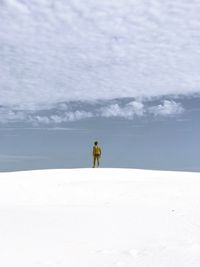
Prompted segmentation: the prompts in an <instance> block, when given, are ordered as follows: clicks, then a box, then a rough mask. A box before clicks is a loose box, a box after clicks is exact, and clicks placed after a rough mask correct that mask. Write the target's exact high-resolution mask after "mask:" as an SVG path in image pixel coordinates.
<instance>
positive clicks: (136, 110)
mask: <svg viewBox="0 0 200 267" xmlns="http://www.w3.org/2000/svg"><path fill="white" fill-rule="evenodd" d="M144 112H145V110H144V105H143V103H141V102H137V101H133V102H130V103H128V104H126V105H125V106H124V107H120V106H119V104H113V105H110V106H108V107H103V108H101V112H100V115H101V116H102V117H107V118H108V117H122V118H126V119H132V118H133V117H134V116H143V115H144Z"/></svg>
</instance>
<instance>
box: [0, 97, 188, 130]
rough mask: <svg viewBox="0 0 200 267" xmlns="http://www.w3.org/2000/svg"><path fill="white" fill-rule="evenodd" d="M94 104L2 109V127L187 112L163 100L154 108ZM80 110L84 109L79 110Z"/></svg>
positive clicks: (128, 103)
mask: <svg viewBox="0 0 200 267" xmlns="http://www.w3.org/2000/svg"><path fill="white" fill-rule="evenodd" d="M112 102H113V101H106V102H101V104H100V103H98V105H97V106H96V104H95V102H94V103H93V104H91V103H90V105H86V104H85V103H84V102H82V103H80V102H78V103H77V102H73V103H71V104H69V103H68V104H65V103H59V104H56V105H55V106H52V108H51V109H50V108H49V107H48V108H47V109H43V110H39V109H35V110H33V109H28V110H21V107H20V106H19V107H18V108H17V107H16V106H15V108H14V109H11V108H9V107H1V108H0V123H18V122H24V123H31V124H33V125H36V126H39V125H48V124H60V123H65V122H73V121H78V120H83V119H89V118H93V117H104V118H112V117H121V118H124V119H129V120H132V119H134V118H136V117H143V116H149V115H153V116H164V117H167V116H174V115H179V114H181V113H183V112H184V108H183V106H182V104H181V103H178V102H176V101H174V100H163V101H162V102H161V103H160V104H158V105H155V104H153V103H152V102H151V101H145V102H141V101H126V103H123V101H121V100H118V101H117V100H115V103H114V104H113V103H112ZM78 106H79V107H81V109H78Z"/></svg>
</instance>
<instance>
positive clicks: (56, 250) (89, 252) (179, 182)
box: [0, 169, 200, 267]
mask: <svg viewBox="0 0 200 267" xmlns="http://www.w3.org/2000/svg"><path fill="white" fill-rule="evenodd" d="M199 203H200V174H199V173H186V172H165V171H144V170H133V169H74V170H42V171H24V172H14V173H1V174H0V266H2V267H33V266H34V267H35V266H37V267H41V266H42V267H46V266H48V267H50V266H52V267H56V266H59V267H113V266H117V267H133V266H134V267H172V266H173V267H184V266H187V267H193V266H195V267H199V266H200V204H199Z"/></svg>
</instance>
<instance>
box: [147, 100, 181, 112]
mask: <svg viewBox="0 0 200 267" xmlns="http://www.w3.org/2000/svg"><path fill="white" fill-rule="evenodd" d="M149 112H150V113H152V114H154V115H155V116H174V115H178V114H181V113H183V112H184V108H183V106H182V105H181V104H180V103H177V102H175V101H173V100H164V101H163V103H162V104H160V105H157V106H153V107H150V108H149Z"/></svg>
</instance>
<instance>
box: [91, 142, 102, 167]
mask: <svg viewBox="0 0 200 267" xmlns="http://www.w3.org/2000/svg"><path fill="white" fill-rule="evenodd" d="M92 153H93V168H95V167H96V163H97V167H99V163H100V162H99V160H100V157H101V148H100V146H99V145H98V142H97V141H95V142H94V146H93V151H92Z"/></svg>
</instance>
